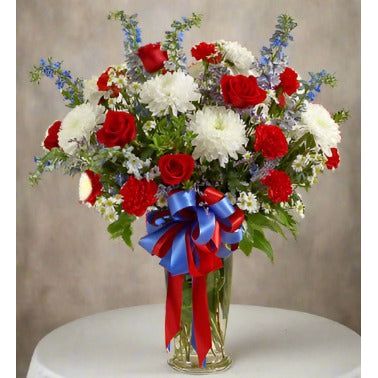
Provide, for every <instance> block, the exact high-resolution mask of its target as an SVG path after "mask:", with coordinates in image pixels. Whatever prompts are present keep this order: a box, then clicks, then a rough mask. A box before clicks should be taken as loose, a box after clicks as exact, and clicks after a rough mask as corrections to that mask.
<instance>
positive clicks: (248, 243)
mask: <svg viewBox="0 0 378 378" xmlns="http://www.w3.org/2000/svg"><path fill="white" fill-rule="evenodd" d="M239 248H240V249H241V251H242V252H243V253H244V254H245V255H246V256H249V255H250V254H251V253H252V248H253V241H252V237H251V234H250V233H249V232H248V231H245V233H244V235H243V239H242V241H241V242H240V243H239Z"/></svg>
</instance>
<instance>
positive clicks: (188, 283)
mask: <svg viewBox="0 0 378 378" xmlns="http://www.w3.org/2000/svg"><path fill="white" fill-rule="evenodd" d="M231 280H232V255H231V256H229V257H228V258H227V259H224V260H223V267H222V268H221V269H219V270H216V271H214V272H211V273H209V274H208V276H207V297H208V302H209V317H210V326H211V336H212V347H211V349H210V351H209V353H208V354H207V356H206V367H200V366H199V364H198V357H197V354H196V352H195V350H194V349H193V347H192V345H191V332H192V279H191V276H190V275H186V276H185V280H184V286H183V304H182V311H181V330H180V332H179V333H178V334H177V335H176V337H175V338H174V342H173V343H172V344H173V345H171V352H170V354H169V359H168V364H169V365H170V366H171V367H172V368H173V369H175V370H178V371H181V372H185V373H190V374H208V373H211V372H217V371H222V370H225V369H227V368H228V367H229V366H230V365H231V361H232V360H231V357H230V356H229V355H227V354H226V352H225V348H224V346H225V338H226V328H227V320H228V312H229V308H230V295H231Z"/></svg>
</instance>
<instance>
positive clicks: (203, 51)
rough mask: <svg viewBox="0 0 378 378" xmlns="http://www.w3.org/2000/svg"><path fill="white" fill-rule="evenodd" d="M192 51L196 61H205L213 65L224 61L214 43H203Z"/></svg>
mask: <svg viewBox="0 0 378 378" xmlns="http://www.w3.org/2000/svg"><path fill="white" fill-rule="evenodd" d="M190 51H191V53H192V56H193V57H194V58H195V59H196V60H204V61H205V62H207V63H212V64H218V63H220V62H221V60H222V54H221V53H219V52H218V51H217V50H216V46H215V44H214V43H206V42H201V43H199V44H198V45H196V46H194V47H192V49H191V50H190Z"/></svg>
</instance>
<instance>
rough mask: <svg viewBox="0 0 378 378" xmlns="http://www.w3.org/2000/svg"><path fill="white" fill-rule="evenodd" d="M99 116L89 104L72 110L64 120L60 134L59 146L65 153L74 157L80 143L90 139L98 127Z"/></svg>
mask: <svg viewBox="0 0 378 378" xmlns="http://www.w3.org/2000/svg"><path fill="white" fill-rule="evenodd" d="M96 119H97V115H96V112H95V109H94V108H93V107H92V106H91V105H89V104H82V105H79V106H77V107H76V108H74V109H72V110H71V111H70V112H69V113H68V114H67V115H66V116H65V117H64V119H63V121H62V126H61V129H60V131H59V134H58V141H59V146H60V147H62V148H63V151H64V152H66V153H67V154H69V155H72V154H73V153H74V152H75V151H76V149H77V147H78V142H79V141H81V140H83V139H84V138H85V139H87V140H88V139H89V136H90V134H91V132H92V131H93V129H94V128H95V126H96V123H97V122H96Z"/></svg>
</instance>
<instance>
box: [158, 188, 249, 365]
mask: <svg viewBox="0 0 378 378" xmlns="http://www.w3.org/2000/svg"><path fill="white" fill-rule="evenodd" d="M223 197H224V194H223V193H221V192H219V191H218V190H216V189H215V188H207V189H206V190H205V191H204V194H203V196H202V200H203V201H204V202H206V203H207V204H209V205H212V204H214V203H216V202H218V201H220V200H221V199H222V198H223ZM235 210H236V211H235V213H234V214H233V215H231V216H230V217H229V219H228V221H229V224H228V225H225V224H222V223H220V222H218V220H216V224H215V230H214V234H213V236H212V238H211V240H210V241H209V242H208V243H207V244H206V245H201V244H198V243H196V242H195V239H196V237H197V236H198V229H197V230H194V232H193V235H191V230H190V229H188V230H187V232H186V234H185V242H186V251H187V259H188V267H189V274H190V275H191V277H192V310H193V322H194V327H193V332H194V336H195V340H196V352H197V355H198V360H199V365H200V366H203V363H204V361H205V358H206V355H207V353H208V352H209V350H210V348H211V345H212V340H211V328H210V319H209V307H208V299H207V288H206V278H207V274H208V273H210V272H212V271H214V270H218V269H220V268H221V267H222V265H223V263H222V259H221V258H219V257H217V256H216V253H217V251H218V250H219V247H220V244H221V230H225V231H228V232H233V231H235V230H237V229H238V228H239V227H240V226H241V224H242V222H243V221H244V213H243V211H241V210H240V209H238V208H236V209H235ZM181 215H182V216H185V217H187V218H188V220H189V219H190V218H191V217H192V214H191V211H188V210H185V212H182V213H181ZM183 227H185V225H184V224H183V223H179V224H176V225H174V226H172V227H171V228H170V229H168V230H167V232H166V233H165V234H164V235H162V237H161V238H160V239H159V240H158V242H157V243H156V245H155V247H154V250H153V254H154V255H157V256H159V257H164V256H165V255H166V253H167V252H168V251H169V249H170V247H171V245H172V242H173V240H174V238H175V237H176V236H177V233H178V232H180V231H181V230H182V229H183ZM236 248H237V245H232V246H231V249H232V250H234V249H236ZM183 283H184V275H177V276H172V275H171V274H170V273H168V282H167V298H166V311H165V344H166V347H167V348H168V347H169V343H170V342H171V340H172V339H173V338H174V337H175V336H176V335H177V334H178V333H179V332H180V329H181V308H182V299H183V298H182V297H183Z"/></svg>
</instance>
